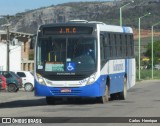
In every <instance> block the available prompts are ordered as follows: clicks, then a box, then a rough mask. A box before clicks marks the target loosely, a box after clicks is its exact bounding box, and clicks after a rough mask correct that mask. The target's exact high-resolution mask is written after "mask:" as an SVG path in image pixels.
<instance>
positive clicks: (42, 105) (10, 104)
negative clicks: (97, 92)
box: [0, 80, 160, 126]
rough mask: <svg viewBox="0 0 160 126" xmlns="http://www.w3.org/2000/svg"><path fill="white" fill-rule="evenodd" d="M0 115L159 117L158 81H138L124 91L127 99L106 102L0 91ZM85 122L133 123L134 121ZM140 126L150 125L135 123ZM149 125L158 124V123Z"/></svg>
mask: <svg viewBox="0 0 160 126" xmlns="http://www.w3.org/2000/svg"><path fill="white" fill-rule="evenodd" d="M0 117H160V80H152V81H151V80H150V81H143V82H138V83H136V85H135V86H134V87H133V88H132V89H130V90H129V91H128V94H127V100H125V101H123V100H113V101H109V102H108V103H106V104H99V103H96V102H95V100H93V99H85V100H82V101H80V102H66V101H61V102H58V103H57V104H56V105H47V104H46V102H45V97H35V96H34V93H33V92H24V91H23V90H20V91H19V92H17V93H9V92H0ZM84 119H85V118H84ZM86 119H87V118H86ZM95 119H96V118H95ZM113 119H114V118H113ZM115 119H116V118H115ZM80 121H83V120H80ZM38 125H39V124H38ZM42 125H44V124H42ZM47 125H53V124H47ZM56 125H70V124H69V123H67V124H64V123H59V124H56ZM72 125H80V126H82V125H85V123H82V124H79V123H72V124H71V125H70V126H72ZM87 125H92V126H93V125H95V126H98V125H103V126H106V125H107V126H115V125H118V126H132V125H135V126H137V124H134V123H126V124H123V123H121V124H114V123H101V124H98V125H97V124H95V123H94V124H92V123H90V124H87ZM141 125H142V126H143V125H144V126H146V125H148V126H150V125H152V124H146V123H145V124H142V123H141V124H138V126H141ZM153 125H157V126H159V125H160V123H159V124H153Z"/></svg>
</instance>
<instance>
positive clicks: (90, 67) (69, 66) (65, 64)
mask: <svg viewBox="0 0 160 126" xmlns="http://www.w3.org/2000/svg"><path fill="white" fill-rule="evenodd" d="M96 54H97V51H96V38H94V37H81V38H80V37H70V38H69V37H59V38H56V37H55V38H54V37H48V38H39V39H38V43H37V65H36V66H37V69H38V70H42V71H43V72H54V73H61V72H62V73H67V72H80V71H95V70H96V66H97V61H96V58H97V56H96Z"/></svg>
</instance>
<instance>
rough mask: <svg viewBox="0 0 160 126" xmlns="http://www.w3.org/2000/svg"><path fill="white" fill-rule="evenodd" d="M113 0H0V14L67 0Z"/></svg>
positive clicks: (14, 12)
mask: <svg viewBox="0 0 160 126" xmlns="http://www.w3.org/2000/svg"><path fill="white" fill-rule="evenodd" d="M78 1H81V2H85V1H111V0H0V15H8V14H9V15H14V14H16V13H21V12H24V11H26V10H32V9H37V8H40V7H47V6H51V5H57V4H62V3H67V2H78Z"/></svg>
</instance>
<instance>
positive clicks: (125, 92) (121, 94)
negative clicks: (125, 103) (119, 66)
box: [119, 78, 127, 100]
mask: <svg viewBox="0 0 160 126" xmlns="http://www.w3.org/2000/svg"><path fill="white" fill-rule="evenodd" d="M119 96H120V100H125V99H126V97H127V79H126V78H124V85H123V91H122V92H120V94H119Z"/></svg>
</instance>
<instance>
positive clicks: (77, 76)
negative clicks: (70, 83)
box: [46, 75, 87, 81]
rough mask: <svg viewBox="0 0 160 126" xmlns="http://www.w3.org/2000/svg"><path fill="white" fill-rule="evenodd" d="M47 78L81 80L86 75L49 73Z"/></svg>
mask: <svg viewBox="0 0 160 126" xmlns="http://www.w3.org/2000/svg"><path fill="white" fill-rule="evenodd" d="M46 78H47V79H49V80H53V81H60V80H83V79H85V78H87V76H86V75H49V76H47V77H46Z"/></svg>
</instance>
